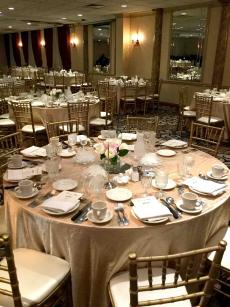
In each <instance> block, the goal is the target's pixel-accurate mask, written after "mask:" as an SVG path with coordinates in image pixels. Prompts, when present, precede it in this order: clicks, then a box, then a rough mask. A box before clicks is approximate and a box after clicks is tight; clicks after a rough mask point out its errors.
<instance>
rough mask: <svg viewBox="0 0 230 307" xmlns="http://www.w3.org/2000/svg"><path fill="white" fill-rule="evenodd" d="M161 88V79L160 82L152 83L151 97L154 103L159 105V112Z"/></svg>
mask: <svg viewBox="0 0 230 307" xmlns="http://www.w3.org/2000/svg"><path fill="white" fill-rule="evenodd" d="M161 87H162V80H161V79H160V80H159V81H155V82H154V81H153V82H152V89H153V92H152V95H151V96H152V97H153V103H154V104H156V105H157V110H159V103H160V94H161Z"/></svg>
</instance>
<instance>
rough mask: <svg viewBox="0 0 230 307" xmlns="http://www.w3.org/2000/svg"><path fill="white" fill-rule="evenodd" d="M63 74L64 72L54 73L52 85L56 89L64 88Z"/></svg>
mask: <svg viewBox="0 0 230 307" xmlns="http://www.w3.org/2000/svg"><path fill="white" fill-rule="evenodd" d="M64 78H65V75H64V73H62V74H61V75H60V74H58V75H57V74H55V73H54V86H55V88H57V89H62V90H64V88H65V81H64Z"/></svg>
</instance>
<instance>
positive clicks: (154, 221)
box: [131, 209, 169, 224]
mask: <svg viewBox="0 0 230 307" xmlns="http://www.w3.org/2000/svg"><path fill="white" fill-rule="evenodd" d="M131 213H132V215H133V216H134V217H135V218H136V219H137V220H138V221H141V222H143V223H146V224H161V223H165V222H167V221H168V219H169V218H168V217H162V218H152V219H139V218H138V217H137V216H136V214H135V212H134V211H133V209H131Z"/></svg>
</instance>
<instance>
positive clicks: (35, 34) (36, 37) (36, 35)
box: [31, 30, 42, 67]
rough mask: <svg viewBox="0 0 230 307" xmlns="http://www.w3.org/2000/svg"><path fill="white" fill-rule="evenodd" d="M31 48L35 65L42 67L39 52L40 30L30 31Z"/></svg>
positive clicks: (40, 53)
mask: <svg viewBox="0 0 230 307" xmlns="http://www.w3.org/2000/svg"><path fill="white" fill-rule="evenodd" d="M31 41H32V49H33V54H34V60H35V64H36V66H37V67H42V52H41V44H40V42H41V31H40V30H34V31H31Z"/></svg>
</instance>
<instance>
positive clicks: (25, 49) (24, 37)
mask: <svg viewBox="0 0 230 307" xmlns="http://www.w3.org/2000/svg"><path fill="white" fill-rule="evenodd" d="M21 39H22V51H23V55H24V59H25V64H26V65H28V63H29V52H28V32H22V33H21Z"/></svg>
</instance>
